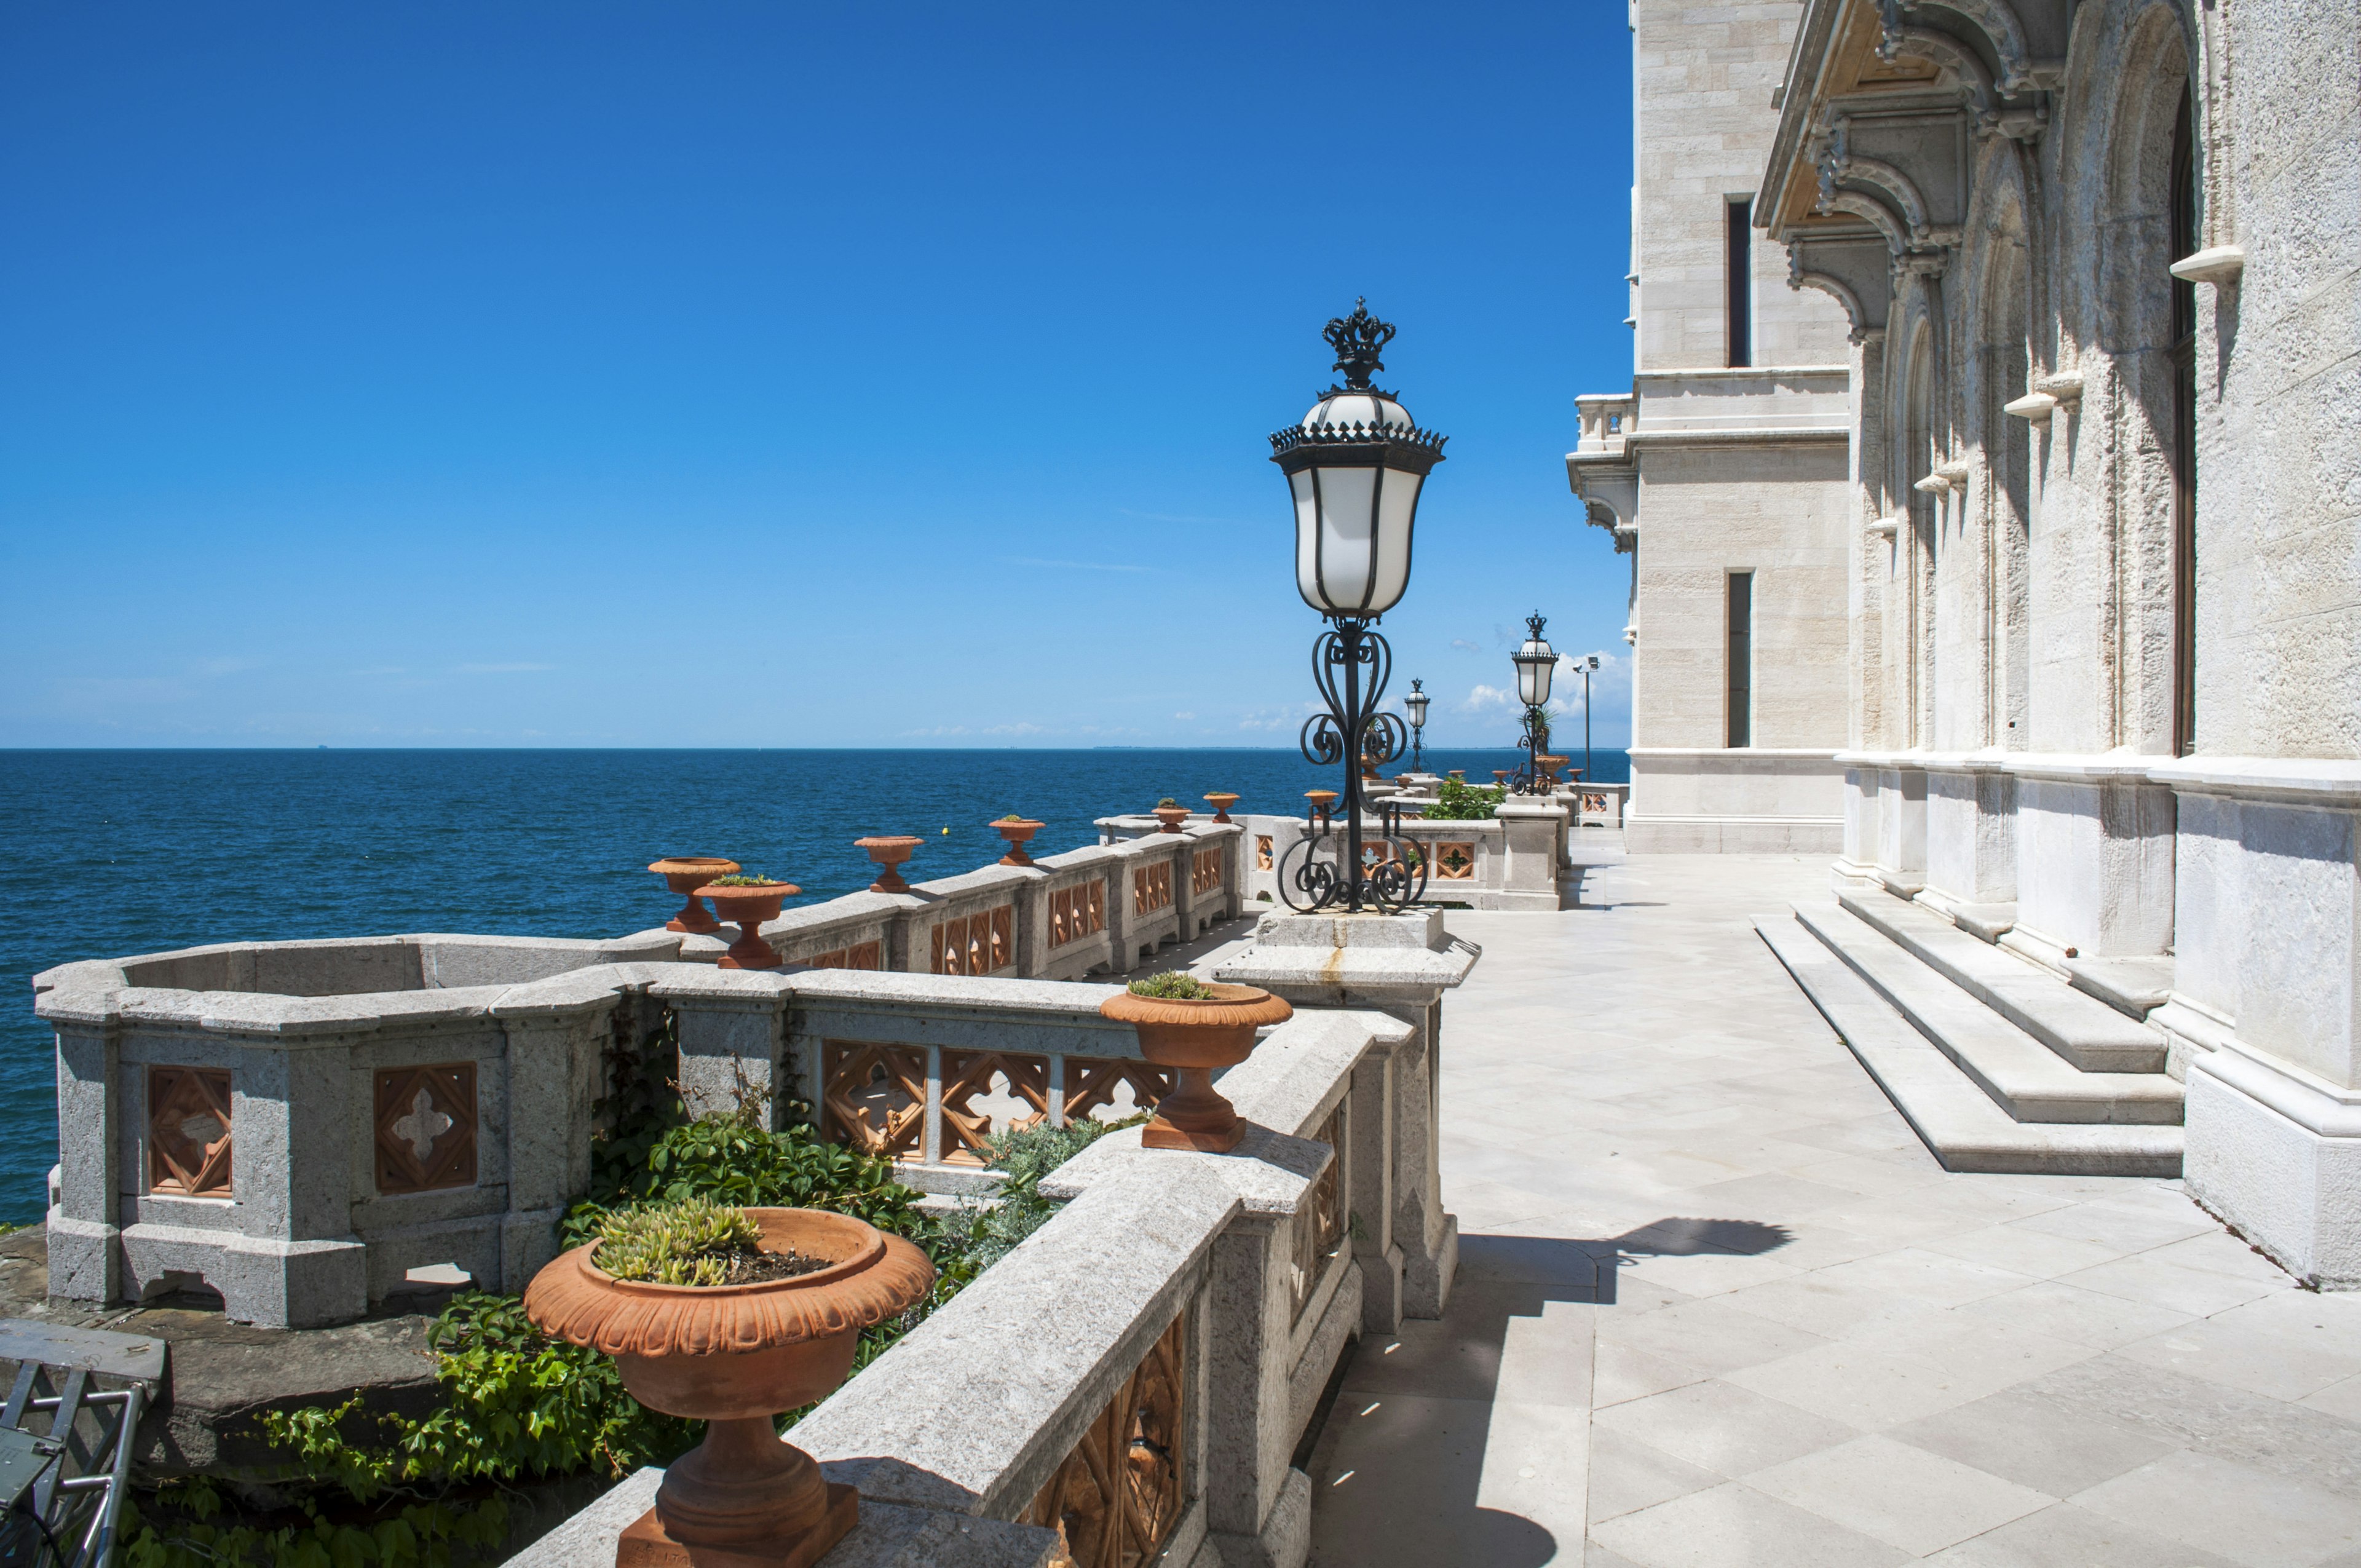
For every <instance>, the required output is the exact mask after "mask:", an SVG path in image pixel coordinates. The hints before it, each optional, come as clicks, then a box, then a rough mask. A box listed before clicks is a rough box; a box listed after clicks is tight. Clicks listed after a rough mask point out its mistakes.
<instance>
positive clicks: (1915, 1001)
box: [1795, 905, 2181, 1126]
mask: <svg viewBox="0 0 2361 1568" xmlns="http://www.w3.org/2000/svg"><path fill="white" fill-rule="evenodd" d="M1795 918H1796V919H1797V920H1799V921H1801V922H1803V924H1804V927H1805V928H1806V929H1807V930H1809V931H1810V932H1811V933H1812V935H1813V936H1815V937H1817V938H1819V939H1820V941H1821V942H1822V943H1823V944H1825V945H1826V946H1827V947H1828V950H1829V951H1830V952H1833V953H1834V954H1836V956H1837V957H1838V958H1839V959H1843V960H1844V961H1845V963H1846V965H1847V966H1848V967H1850V969H1851V970H1853V972H1854V973H1856V974H1858V975H1860V976H1861V979H1863V980H1865V981H1868V982H1869V984H1870V987H1871V989H1872V990H1873V991H1875V992H1877V993H1878V994H1879V995H1880V996H1882V997H1883V998H1884V999H1885V1001H1886V1002H1887V1003H1888V1004H1889V1005H1891V1006H1892V1007H1893V1008H1894V1011H1895V1012H1897V1013H1899V1014H1902V1016H1903V1017H1904V1019H1905V1020H1906V1021H1907V1022H1908V1023H1909V1024H1910V1025H1912V1026H1913V1027H1915V1028H1916V1030H1917V1031H1918V1032H1919V1033H1920V1034H1922V1035H1924V1036H1927V1039H1928V1040H1929V1041H1931V1042H1932V1043H1933V1044H1934V1046H1935V1047H1936V1048H1937V1049H1938V1050H1939V1051H1941V1052H1942V1053H1943V1054H1944V1055H1945V1056H1947V1057H1949V1058H1950V1059H1951V1060H1952V1061H1953V1062H1954V1063H1956V1064H1958V1067H1959V1069H1960V1071H1961V1072H1963V1073H1965V1074H1966V1075H1967V1076H1968V1077H1969V1078H1970V1079H1971V1080H1973V1081H1974V1082H1975V1084H1976V1085H1977V1087H1979V1088H1981V1089H1982V1091H1984V1092H1985V1093H1986V1094H1989V1095H1991V1096H1992V1098H1993V1102H1994V1103H1995V1104H1997V1105H1999V1107H2000V1108H2001V1109H2002V1110H2004V1111H2005V1112H2007V1113H2008V1114H2009V1115H2010V1117H2011V1118H2013V1119H2014V1120H2015V1121H2019V1122H2084V1123H2092V1122H2114V1123H2136V1124H2144V1125H2149V1126H2157V1125H2169V1124H2173V1123H2176V1122H2179V1121H2180V1104H2181V1089H2180V1084H2178V1083H2175V1082H2174V1081H2173V1080H2171V1079H2169V1078H2167V1077H2166V1076H2165V1075H2164V1074H2163V1073H2160V1072H2081V1071H2078V1070H2077V1069H2075V1068H2074V1067H2073V1066H2072V1065H2071V1064H2070V1063H2069V1062H2067V1061H2066V1060H2065V1058H2062V1057H2060V1056H2059V1055H2058V1053H2057V1052H2055V1051H2053V1050H2051V1049H2049V1047H2047V1046H2045V1045H2043V1044H2042V1043H2041V1042H2040V1041H2039V1040H2037V1039H2035V1038H2034V1037H2033V1036H2030V1035H2028V1034H2026V1032H2025V1031H2024V1030H2022V1029H2020V1028H2018V1027H2017V1026H2016V1025H2014V1024H2012V1023H2010V1022H2009V1021H2008V1020H2007V1019H2005V1018H2004V1017H2002V1016H2001V1015H2000V1014H1997V1013H1995V1012H1993V1010H1992V1009H1991V1008H1989V1007H1987V1006H1985V1005H1984V1004H1983V1003H1982V1002H1981V1001H1979V1000H1978V999H1976V998H1975V997H1973V996H1971V995H1970V994H1968V992H1964V991H1962V990H1960V988H1959V987H1958V986H1956V985H1954V984H1952V983H1951V982H1950V981H1948V980H1946V979H1944V978H1943V977H1942V976H1941V975H1939V974H1938V973H1936V972H1935V971H1934V970H1932V969H1930V968H1928V967H1927V965H1926V964H1924V963H1922V962H1920V961H1919V960H1918V959H1916V958H1915V957H1914V956H1912V955H1911V954H1910V953H1908V952H1907V951H1905V950H1904V949H1903V948H1900V947H1897V946H1896V945H1895V944H1894V943H1893V942H1892V941H1889V940H1888V939H1887V938H1885V937H1884V936H1883V934H1881V933H1880V932H1879V931H1878V930H1877V928H1876V927H1872V926H1871V925H1870V924H1869V922H1867V921H1865V920H1862V919H1860V918H1858V917H1857V916H1852V915H1850V914H1848V913H1846V912H1845V911H1844V910H1842V909H1839V908H1837V907H1835V906H1833V905H1796V906H1795Z"/></svg>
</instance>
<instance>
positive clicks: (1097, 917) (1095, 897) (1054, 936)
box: [1049, 882, 1106, 948]
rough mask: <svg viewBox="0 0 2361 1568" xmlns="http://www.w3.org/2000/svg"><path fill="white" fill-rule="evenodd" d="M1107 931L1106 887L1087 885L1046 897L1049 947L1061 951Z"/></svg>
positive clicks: (1080, 884)
mask: <svg viewBox="0 0 2361 1568" xmlns="http://www.w3.org/2000/svg"><path fill="white" fill-rule="evenodd" d="M1105 929H1106V883H1103V882H1086V883H1079V884H1078V885H1076V886H1073V887H1061V888H1059V889H1057V890H1056V891H1054V892H1053V893H1051V894H1049V945H1050V946H1051V947H1053V948H1062V947H1064V946H1065V945H1066V944H1067V943H1069V942H1079V941H1081V940H1082V938H1085V937H1094V936H1096V935H1098V934H1099V933H1100V932H1101V931H1104V930H1105Z"/></svg>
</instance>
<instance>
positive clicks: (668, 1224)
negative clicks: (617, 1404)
mask: <svg viewBox="0 0 2361 1568" xmlns="http://www.w3.org/2000/svg"><path fill="white" fill-rule="evenodd" d="M934 1276H935V1271H934V1266H933V1265H932V1264H930V1263H928V1261H927V1257H926V1255H925V1254H924V1253H922V1252H920V1251H919V1250H918V1249H917V1247H916V1246H914V1245H911V1244H910V1243H908V1242H906V1241H904V1240H903V1239H901V1238H900V1237H899V1236H889V1235H886V1234H884V1233H882V1232H880V1231H878V1230H876V1229H875V1228H873V1227H872V1226H871V1225H869V1224H867V1223H864V1222H862V1221H860V1220H856V1219H853V1218H852V1217H851V1216H850V1215H847V1214H835V1213H829V1212H824V1211H821V1210H817V1209H735V1208H730V1207H729V1206H727V1205H723V1204H719V1203H714V1202H711V1201H706V1200H690V1201H687V1202H685V1203H676V1204H665V1205H655V1206H651V1207H646V1208H641V1209H633V1210H626V1211H623V1212H620V1213H618V1214H616V1215H614V1216H612V1217H611V1218H610V1219H609V1221H608V1222H607V1223H606V1224H605V1225H604V1226H602V1227H601V1229H600V1232H599V1235H598V1240H596V1241H594V1242H592V1243H590V1244H588V1245H585V1246H578V1247H576V1248H574V1249H573V1250H572V1251H571V1252H568V1253H566V1254H565V1255H563V1256H561V1257H559V1258H558V1259H557V1260H556V1261H555V1262H554V1263H552V1264H550V1265H549V1266H547V1267H546V1268H544V1269H543V1270H542V1271H541V1272H540V1273H539V1274H537V1275H535V1276H534V1277H533V1283H532V1284H531V1285H529V1286H527V1287H526V1288H525V1293H524V1310H525V1315H526V1316H527V1317H528V1318H530V1319H532V1320H533V1323H534V1324H535V1326H537V1327H539V1328H540V1329H542V1330H543V1331H544V1332H547V1333H549V1334H552V1335H554V1336H555V1337H557V1338H559V1339H563V1340H566V1341H568V1342H569V1343H574V1344H580V1345H588V1346H590V1347H591V1348H592V1349H594V1350H598V1351H599V1352H602V1353H603V1354H608V1355H611V1356H613V1357H614V1358H615V1370H616V1371H617V1373H618V1374H620V1376H621V1378H622V1381H623V1387H625V1388H627V1389H628V1390H630V1392H631V1397H632V1398H635V1399H637V1400H638V1401H639V1402H640V1403H641V1404H642V1405H645V1406H647V1407H648V1408H649V1409H653V1410H661V1411H664V1413H665V1414H667V1415H675V1416H682V1417H686V1418H688V1419H690V1420H703V1421H706V1422H708V1423H709V1424H708V1427H707V1430H706V1435H705V1442H703V1443H702V1444H701V1445H699V1446H698V1447H697V1448H696V1449H693V1450H691V1451H690V1452H689V1453H686V1454H685V1455H683V1456H682V1457H681V1458H680V1459H679V1460H677V1461H675V1463H674V1464H673V1465H672V1466H671V1468H670V1469H668V1470H667V1471H665V1473H664V1482H663V1485H662V1486H659V1487H658V1488H657V1490H656V1499H655V1507H654V1508H653V1509H652V1510H650V1511H649V1512H648V1513H646V1514H644V1515H642V1516H641V1518H640V1519H638V1520H637V1521H636V1522H635V1523H633V1524H632V1525H631V1526H630V1527H629V1528H628V1529H626V1530H624V1531H623V1534H622V1538H621V1540H620V1541H618V1542H617V1546H616V1554H615V1558H616V1563H617V1564H618V1568H656V1565H658V1564H664V1565H666V1568H669V1565H671V1564H675V1563H678V1564H686V1563H691V1562H700V1563H701V1562H707V1561H714V1562H730V1563H736V1562H741V1561H749V1562H761V1563H773V1564H780V1565H782V1568H808V1565H809V1564H810V1563H815V1562H817V1561H818V1559H819V1558H820V1557H821V1556H823V1555H824V1554H825V1553H826V1552H828V1550H829V1548H830V1547H831V1546H833V1545H835V1544H836V1542H837V1541H840V1540H841V1539H842V1538H843V1536H844V1535H845V1533H846V1532H847V1531H849V1530H851V1528H852V1526H853V1524H854V1522H855V1520H856V1519H858V1517H859V1499H858V1497H857V1496H856V1494H855V1493H854V1490H853V1488H851V1486H837V1485H831V1484H830V1483H829V1482H827V1481H826V1480H824V1479H823V1478H822V1477H821V1475H820V1471H819V1466H818V1464H817V1463H816V1462H815V1461H814V1460H813V1458H812V1456H811V1455H810V1454H808V1453H805V1452H804V1451H803V1450H801V1449H799V1448H796V1447H795V1446H794V1445H792V1444H790V1443H785V1442H780V1441H779V1439H778V1436H777V1433H776V1431H775V1430H774V1426H773V1419H774V1417H775V1416H776V1415H777V1414H778V1412H780V1411H782V1410H791V1409H796V1407H797V1406H800V1405H807V1404H809V1403H811V1402H812V1401H814V1400H816V1399H819V1398H825V1397H826V1396H827V1395H829V1394H830V1393H832V1392H834V1391H835V1389H836V1387H837V1386H838V1385H839V1384H840V1383H842V1382H843V1381H844V1379H845V1376H846V1375H847V1374H848V1373H849V1372H851V1368H852V1357H853V1352H854V1350H855V1348H856V1347H857V1345H858V1343H859V1340H860V1335H861V1331H862V1329H864V1328H866V1327H868V1326H869V1325H871V1324H872V1323H877V1322H882V1321H885V1320H886V1319H888V1318H891V1317H895V1316H897V1315H899V1314H900V1313H902V1312H905V1311H907V1310H909V1309H910V1308H911V1307H913V1306H915V1305H917V1303H918V1302H919V1301H921V1300H923V1299H925V1298H926V1295H927V1293H928V1289H929V1288H931V1287H932V1286H933V1283H934Z"/></svg>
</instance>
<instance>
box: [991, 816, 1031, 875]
mask: <svg viewBox="0 0 2361 1568" xmlns="http://www.w3.org/2000/svg"><path fill="white" fill-rule="evenodd" d="M992 826H993V829H994V831H995V832H997V833H998V834H999V835H1000V836H1001V837H1002V838H1004V839H1007V840H1008V853H1006V854H1005V855H1003V856H1001V857H1000V863H1001V864H1002V865H1004V866H1029V865H1031V864H1032V863H1033V857H1032V856H1031V855H1028V854H1027V853H1026V852H1025V844H1026V841H1027V839H1031V838H1032V837H1033V835H1034V834H1036V833H1038V832H1039V831H1041V824H1040V823H1038V822H1036V821H1035V820H1034V819H1033V818H1031V817H1019V816H1018V815H1017V814H1016V812H1014V811H1012V812H1010V813H1009V814H1008V815H1007V816H1005V817H996V818H994V821H993V824H992Z"/></svg>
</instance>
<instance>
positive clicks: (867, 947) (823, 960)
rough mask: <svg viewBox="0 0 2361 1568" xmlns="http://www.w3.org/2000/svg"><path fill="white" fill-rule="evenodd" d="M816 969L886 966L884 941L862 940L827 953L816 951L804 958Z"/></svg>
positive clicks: (880, 968)
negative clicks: (848, 946)
mask: <svg viewBox="0 0 2361 1568" xmlns="http://www.w3.org/2000/svg"><path fill="white" fill-rule="evenodd" d="M803 961H804V962H806V963H807V964H809V965H811V967H812V968H814V969H874V970H882V969H884V967H885V948H884V944H883V943H879V942H861V943H857V944H855V945H854V946H852V947H850V948H830V949H829V951H827V952H825V953H815V954H813V955H812V956H811V957H810V958H807V959H804V960H803Z"/></svg>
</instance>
